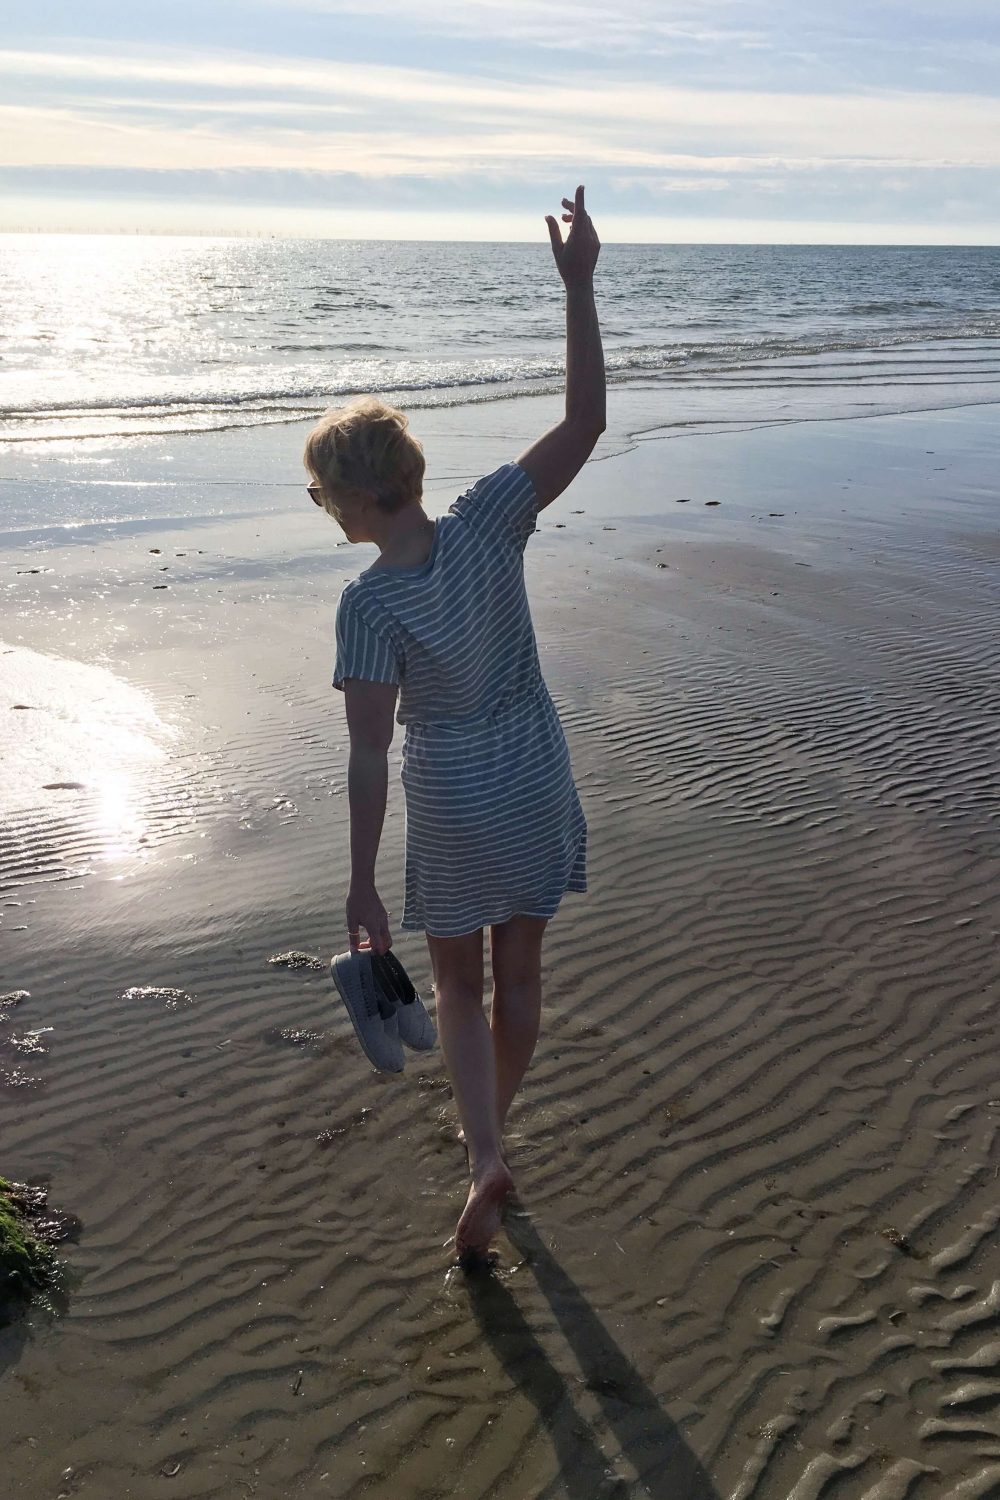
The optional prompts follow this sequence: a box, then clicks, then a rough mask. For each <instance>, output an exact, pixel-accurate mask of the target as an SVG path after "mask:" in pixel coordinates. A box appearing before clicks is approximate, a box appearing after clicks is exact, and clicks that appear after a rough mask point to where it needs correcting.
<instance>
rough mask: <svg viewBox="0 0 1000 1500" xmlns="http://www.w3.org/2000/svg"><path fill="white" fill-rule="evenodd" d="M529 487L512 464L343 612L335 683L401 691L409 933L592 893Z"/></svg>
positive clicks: (375, 573) (361, 586)
mask: <svg viewBox="0 0 1000 1500" xmlns="http://www.w3.org/2000/svg"><path fill="white" fill-rule="evenodd" d="M536 514H537V500H536V496H535V491H534V486H533V485H532V483H531V480H530V479H529V477H528V475H527V474H526V473H525V471H524V470H523V469H522V468H521V467H520V466H519V465H518V464H515V463H508V464H504V465H503V466H502V467H501V468H499V469H497V470H496V471H495V472H494V473H492V474H488V475H487V476H486V477H485V478H484V479H480V480H479V481H478V482H477V483H476V484H474V485H473V486H472V488H471V489H470V490H468V491H467V492H466V493H465V494H464V495H462V496H460V497H459V499H458V500H456V501H455V503H454V504H453V505H452V506H451V507H450V508H449V510H448V512H447V514H446V515H443V516H440V517H439V518H438V519H437V521H436V522H435V530H434V539H433V542H432V544H431V550H430V554H429V556H428V558H427V561H426V562H424V563H420V564H418V565H417V566H415V567H410V568H368V569H367V570H366V571H365V572H363V573H361V574H360V575H359V576H358V577H357V578H356V579H354V580H353V581H352V582H351V583H349V584H348V585H347V587H346V588H345V589H344V592H343V594H342V595H341V598H340V603H339V605H338V608H337V625H336V631H337V657H336V664H335V667H334V676H333V685H334V687H336V688H341V689H342V688H343V686H344V683H345V681H346V679H347V678H349V677H360V678H364V679H366V680H367V681H370V682H392V683H397V684H398V685H399V700H398V706H397V712H396V719H397V722H398V723H400V724H403V725H404V726H405V734H404V738H403V754H402V767H401V780H402V783H403V792H404V800H405V806H406V835H405V846H406V856H405V874H404V901H403V916H402V920H401V922H400V926H401V927H402V928H403V930H404V931H417V930H421V929H422V930H425V931H427V932H428V933H430V934H431V936H433V937H458V936H460V935H461V934H462V933H466V932H474V931H475V930H476V929H477V928H480V927H485V926H488V925H489V924H491V923H494V922H505V921H506V920H507V918H508V917H511V916H513V915H515V914H516V913H519V912H520V913H524V914H526V915H529V916H536V917H551V916H554V915H555V912H556V911H557V909H558V907H559V903H560V901H561V899H562V897H563V895H564V894H565V893H566V891H585V890H586V889H587V873H586V862H587V824H586V821H585V818H584V814H583V809H582V807H581V805H580V799H579V796H578V795H577V790H576V786H575V784H574V782H573V772H572V768H571V766H570V758H569V750H568V748H567V745H566V738H565V735H564V734H563V729H562V725H561V723H560V722H559V715H558V713H557V711H556V707H555V704H554V703H553V702H552V699H551V697H550V696H549V692H548V689H547V688H546V686H545V683H544V681H543V679H542V673H541V668H540V666H539V662H538V649H537V646H536V643H535V632H534V627H533V626H532V622H531V614H530V611H529V608H528V598H527V594H526V592H525V587H524V548H525V544H526V542H527V540H528V537H529V536H530V535H531V533H532V532H533V531H535V529H536V527H535V517H536Z"/></svg>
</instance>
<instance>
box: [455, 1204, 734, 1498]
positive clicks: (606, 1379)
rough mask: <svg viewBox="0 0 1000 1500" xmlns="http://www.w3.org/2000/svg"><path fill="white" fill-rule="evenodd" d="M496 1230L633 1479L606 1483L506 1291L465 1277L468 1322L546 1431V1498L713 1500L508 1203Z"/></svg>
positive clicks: (601, 1462)
mask: <svg viewBox="0 0 1000 1500" xmlns="http://www.w3.org/2000/svg"><path fill="white" fill-rule="evenodd" d="M504 1228H505V1230H506V1233H507V1235H508V1236H509V1238H510V1240H511V1241H512V1243H513V1244H514V1245H516V1246H517V1248H518V1250H520V1252H521V1254H522V1255H523V1257H524V1259H525V1261H526V1262H527V1264H528V1265H529V1266H530V1267H531V1270H532V1272H533V1273H534V1277H535V1280H536V1281H537V1283H538V1286H539V1289H540V1290H541V1292H542V1293H543V1295H544V1296H545V1298H546V1299H547V1301H548V1303H549V1305H550V1306H551V1308H552V1311H553V1313H554V1314H555V1317H556V1320H557V1322H558V1323H559V1326H560V1328H561V1329H562V1331H563V1334H564V1336H565V1338H566V1341H567V1343H568V1344H569V1346H570V1348H571V1349H572V1350H573V1353H574V1354H575V1356H576V1358H577V1361H578V1363H579V1366H580V1369H581V1371H582V1374H583V1385H584V1386H585V1388H586V1389H587V1390H588V1391H590V1392H592V1393H593V1394H594V1396H596V1398H597V1400H598V1401H599V1402H600V1404H601V1408H602V1410H603V1414H604V1418H605V1420H606V1422H607V1424H608V1426H609V1427H610V1428H611V1430H612V1432H613V1433H614V1434H615V1437H616V1438H617V1440H618V1443H619V1445H620V1448H621V1452H622V1455H623V1457H624V1458H625V1459H626V1460H627V1461H628V1463H629V1464H630V1465H631V1466H632V1467H633V1468H634V1470H635V1472H636V1474H637V1475H638V1476H639V1477H638V1478H637V1479H631V1478H629V1479H626V1478H624V1477H623V1476H616V1475H615V1473H614V1471H613V1461H612V1460H610V1459H609V1458H607V1457H606V1456H605V1455H604V1454H603V1453H602V1451H601V1448H600V1444H599V1442H598V1441H597V1438H596V1436H595V1434H594V1433H593V1431H592V1430H591V1428H590V1427H589V1425H588V1423H587V1420H586V1418H584V1417H581V1416H580V1415H579V1413H578V1412H577V1411H576V1409H575V1407H574V1399H573V1398H574V1391H573V1388H572V1387H571V1386H570V1385H569V1384H568V1383H567V1381H566V1380H565V1378H564V1377H563V1376H562V1375H560V1373H559V1371H558V1370H557V1369H556V1368H555V1366H554V1365H553V1364H552V1363H551V1361H550V1360H549V1358H548V1356H547V1355H546V1353H545V1351H544V1350H543V1349H542V1347H541V1346H540V1344H539V1343H538V1340H537V1339H536V1338H535V1335H534V1334H533V1332H532V1330H531V1328H530V1326H529V1324H528V1322H527V1321H526V1319H525V1317H524V1314H523V1313H522V1312H521V1309H520V1307H519V1306H518V1303H517V1300H516V1298H515V1297H514V1296H513V1294H512V1293H511V1291H510V1290H509V1288H508V1287H507V1285H506V1284H505V1283H504V1282H503V1281H501V1280H500V1279H499V1278H498V1277H497V1276H495V1275H493V1274H492V1273H491V1272H489V1271H485V1270H480V1271H475V1272H472V1273H470V1274H469V1276H468V1280H467V1286H468V1291H469V1297H470V1302H471V1306H472V1310H473V1313H474V1315H475V1317H476V1319H477V1321H478V1323H479V1326H480V1328H481V1329H482V1332H483V1336H484V1337H485V1338H486V1340H487V1341H488V1343H489V1344H490V1345H491V1346H492V1348H493V1349H494V1351H495V1352H496V1355H497V1357H498V1359H499V1360H500V1361H501V1363H502V1364H503V1366H504V1368H505V1370H506V1371H507V1373H508V1375H509V1376H510V1378H511V1380H512V1381H514V1383H515V1384H516V1385H517V1387H518V1389H519V1390H520V1391H521V1392H523V1394H524V1395H525V1396H527V1398H528V1400H529V1401H531V1403H532V1404H533V1405H534V1407H535V1408H536V1410H537V1412H538V1415H539V1417H540V1418H541V1420H542V1422H543V1423H544V1424H545V1426H546V1428H547V1429H548V1431H549V1433H550V1435H551V1438H552V1442H553V1446H554V1447H555V1450H556V1454H557V1456H558V1460H559V1480H558V1482H557V1484H555V1485H553V1486H551V1487H550V1489H547V1490H546V1491H545V1493H546V1494H548V1493H552V1494H564V1495H566V1496H568V1497H571V1500H612V1497H625V1496H632V1495H643V1494H645V1495H649V1496H651V1497H652V1500H679V1497H683V1500H719V1494H718V1491H717V1490H716V1488H715V1486H714V1485H713V1483H712V1481H711V1479H710V1478H709V1475H708V1473H707V1472H706V1470H705V1469H704V1467H703V1466H702V1464H701V1462H700V1460H699V1459H698V1457H697V1455H696V1454H695V1453H693V1452H692V1451H691V1449H690V1448H689V1447H688V1444H687V1442H686V1440H685V1438H684V1435H683V1434H682V1433H681V1431H680V1430H679V1429H678V1427H677V1426H676V1424H675V1423H673V1422H672V1421H671V1420H670V1418H669V1417H668V1416H667V1414H666V1413H665V1412H664V1411H663V1409H662V1407H661V1405H660V1402H659V1399H658V1398H657V1396H656V1395H655V1393H654V1392H653V1391H652V1390H650V1388H649V1386H648V1385H647V1384H646V1382H645V1381H644V1380H643V1378H642V1376H641V1375H640V1374H639V1372H638V1371H637V1370H636V1368H635V1366H634V1365H632V1364H630V1363H629V1361H628V1359H627V1358H626V1357H625V1355H624V1354H623V1353H622V1351H621V1349H620V1348H619V1347H618V1345H617V1344H616V1343H615V1341H614V1339H613V1338H612V1337H611V1335H610V1334H609V1333H608V1330H607V1329H606V1328H605V1326H604V1324H603V1323H602V1322H601V1320H600V1318H598V1317H597V1315H596V1313H595V1312H594V1310H593V1308H592V1307H591V1306H590V1304H589V1303H588V1302H587V1300H586V1298H585V1297H584V1296H583V1294H582V1293H581V1291H580V1289H579V1287H578V1286H577V1285H576V1283H575V1282H574V1281H573V1280H572V1279H571V1278H570V1277H569V1276H568V1275H567V1274H566V1272H565V1271H564V1270H563V1268H562V1266H561V1265H560V1264H559V1262H558V1261H557V1260H556V1259H555V1258H554V1256H553V1255H552V1253H551V1251H549V1250H548V1249H547V1248H546V1246H545V1245H544V1243H543V1242H542V1239H541V1236H540V1235H539V1233H538V1231H537V1230H536V1228H535V1226H534V1224H533V1223H532V1222H531V1219H530V1218H529V1216H528V1214H527V1212H526V1211H525V1209H524V1207H523V1205H522V1204H520V1203H518V1204H514V1203H512V1204H511V1206H510V1208H509V1209H508V1212H507V1215H506V1218H505V1222H504Z"/></svg>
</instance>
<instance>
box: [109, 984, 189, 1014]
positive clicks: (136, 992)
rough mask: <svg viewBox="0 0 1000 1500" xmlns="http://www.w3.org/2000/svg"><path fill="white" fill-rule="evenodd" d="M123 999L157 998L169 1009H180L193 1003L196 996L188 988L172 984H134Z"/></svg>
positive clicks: (126, 991)
mask: <svg viewBox="0 0 1000 1500" xmlns="http://www.w3.org/2000/svg"><path fill="white" fill-rule="evenodd" d="M122 999H123V1000H156V1001H158V1002H159V1003H160V1004H161V1005H163V1006H164V1007H165V1008H166V1009H167V1010H179V1009H180V1008H181V1006H182V1005H193V1004H194V997H193V996H191V995H189V994H188V993H187V991H186V990H175V989H172V988H171V986H170V985H161V984H134V985H133V986H132V987H131V989H127V990H125V992H124V993H123V995H122Z"/></svg>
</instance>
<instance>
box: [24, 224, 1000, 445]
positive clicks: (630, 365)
mask: <svg viewBox="0 0 1000 1500" xmlns="http://www.w3.org/2000/svg"><path fill="white" fill-rule="evenodd" d="M540 239H541V237H540ZM597 298H598V307H599V312H600V316H601V323H602V331H603V336H604V347H605V354H606V361H607V369H608V376H609V382H610V384H611V385H612V386H617V385H620V384H623V383H632V384H634V385H641V386H642V387H643V388H644V389H645V390H646V391H647V392H654V393H655V392H658V391H659V392H662V394H663V401H662V405H661V406H660V405H658V404H656V403H654V410H655V413H656V417H657V419H659V418H660V417H662V422H663V425H665V426H670V425H671V424H675V425H677V426H679V427H690V426H692V425H695V426H696V425H698V424H710V423H711V424H715V425H719V424H722V425H725V424H729V423H747V422H761V421H771V420H780V421H788V420H808V419H814V418H816V417H829V416H852V415H858V414H876V413H880V412H891V411H907V410H920V409H924V408H929V407H942V406H948V405H956V406H957V405H968V404H972V403H975V402H987V401H992V400H995V399H997V396H998V394H1000V385H998V382H1000V311H998V308H1000V248H995V247H988V246H987V247H969V248H952V247H926V248H925V247H915V248H897V247H889V248H886V247H850V246H835V247H813V246H718V245H710V246H698V245H664V246H658V245H606V246H604V247H603V249H602V252H601V257H600V262H599V266H598V277H597ZM563 306H564V297H563V290H562V285H561V283H560V282H559V279H558V277H557V275H556V272H555V268H554V265H553V263H552V257H551V252H550V250H549V247H548V243H547V241H545V242H540V243H539V244H538V245H526V244H451V243H415V242H410V243H399V242H388V241H385V242H380V241H371V242H359V241H301V240H278V239H267V240H241V239H196V238H178V239H173V238H157V237H153V236H58V235H51V236H4V237H0V311H2V316H0V443H2V444H3V445H12V444H13V445H16V447H15V451H21V452H24V451H25V445H27V447H28V448H29V449H33V450H34V451H36V452H37V451H39V447H40V446H41V445H50V444H51V445H54V448H53V449H50V450H49V451H50V453H51V452H53V451H54V452H55V453H58V452H59V451H60V450H61V449H62V448H63V445H65V444H66V443H67V442H69V443H71V444H72V446H73V451H74V452H75V453H79V452H80V451H81V449H80V444H81V443H83V444H84V447H85V448H89V449H90V450H94V451H96V450H99V449H100V447H101V446H102V445H108V444H114V445H115V446H116V447H120V446H121V444H122V443H123V442H124V443H126V444H127V442H128V440H129V439H131V438H141V437H142V436H144V435H148V434H168V433H196V432H211V431H217V430H221V429H227V428H233V427H240V426H250V425H266V424H273V423H283V422H292V421H299V420H302V419H303V418H306V417H310V416H312V415H314V414H315V413H317V412H318V411H320V410H322V409H323V407H325V406H327V405H329V404H330V403H331V402H335V401H337V400H338V399H340V398H343V397H346V396H348V395H350V394H353V393H356V392H361V391H375V392H378V393H381V394H383V395H384V396H385V397H386V398H387V399H390V400H393V401H396V402H398V403H399V404H401V405H403V406H405V407H406V408H407V409H421V408H427V407H442V406H460V405H462V404H464V403H471V402H479V403H481V402H502V401H504V400H506V399H509V398H511V397H513V396H523V395H531V394H533V393H553V392H558V391H559V390H560V389H561V385H562V377H563V353H564V338H565V332H564V318H563ZM643 411H644V413H647V414H648V413H649V411H650V403H649V402H648V401H645V402H644V403H643ZM0 451H4V450H0ZM5 451H6V452H7V453H8V456H10V451H11V450H10V448H9V447H7V448H6V450H5ZM67 451H68V450H67Z"/></svg>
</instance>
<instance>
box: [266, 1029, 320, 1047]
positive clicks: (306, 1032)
mask: <svg viewBox="0 0 1000 1500" xmlns="http://www.w3.org/2000/svg"><path fill="white" fill-rule="evenodd" d="M264 1040H265V1042H270V1043H271V1045H272V1046H273V1045H275V1044H277V1043H281V1042H286V1043H288V1044H290V1045H291V1046H293V1047H319V1046H322V1043H323V1037H322V1035H321V1034H320V1033H319V1032H318V1031H312V1030H310V1029H309V1027H307V1026H271V1027H269V1028H268V1030H267V1031H265V1032H264Z"/></svg>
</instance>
